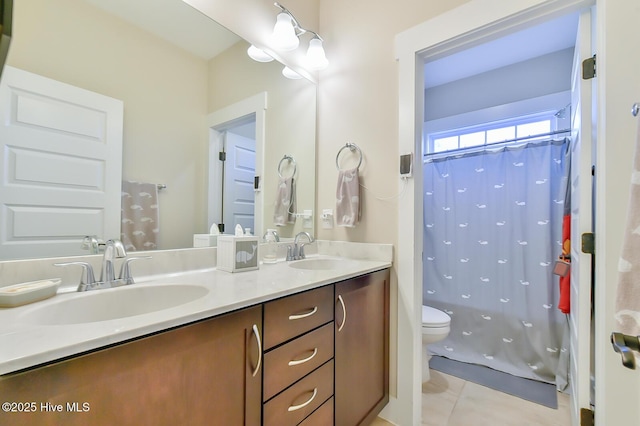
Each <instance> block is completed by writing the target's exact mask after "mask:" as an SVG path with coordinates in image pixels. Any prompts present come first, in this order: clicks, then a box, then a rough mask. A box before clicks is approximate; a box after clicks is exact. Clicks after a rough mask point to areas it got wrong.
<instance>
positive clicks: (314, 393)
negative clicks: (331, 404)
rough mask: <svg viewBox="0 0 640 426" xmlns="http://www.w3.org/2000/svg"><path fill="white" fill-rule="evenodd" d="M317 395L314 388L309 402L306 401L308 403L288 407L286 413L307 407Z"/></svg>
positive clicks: (316, 390)
mask: <svg viewBox="0 0 640 426" xmlns="http://www.w3.org/2000/svg"><path fill="white" fill-rule="evenodd" d="M317 394H318V388H315V389H314V390H313V395H311V398H309V400H308V401H306V402H303V403H302V404H300V405H292V406H290V407H289V408H287V411H296V410H299V409H301V408H304V407H306V406H307V405H309V404H311V401H313V400H314V399H315V397H316V395H317Z"/></svg>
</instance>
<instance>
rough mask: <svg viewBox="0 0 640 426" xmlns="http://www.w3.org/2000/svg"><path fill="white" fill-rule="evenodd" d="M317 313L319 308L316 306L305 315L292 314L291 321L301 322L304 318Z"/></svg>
mask: <svg viewBox="0 0 640 426" xmlns="http://www.w3.org/2000/svg"><path fill="white" fill-rule="evenodd" d="M316 312H318V307H317V306H314V307H313V309H311V310H310V311H309V312H305V313H304V314H292V315H289V320H290V321H293V320H299V319H302V318H307V317H310V316H311V315H313V314H315V313H316Z"/></svg>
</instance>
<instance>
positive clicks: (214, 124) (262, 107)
mask: <svg viewBox="0 0 640 426" xmlns="http://www.w3.org/2000/svg"><path fill="white" fill-rule="evenodd" d="M266 111H267V92H260V93H258V94H257V95H254V96H251V97H249V98H246V99H243V100H241V101H238V102H236V103H234V104H231V105H228V106H226V107H224V108H221V109H219V110H217V111H214V112H212V113H211V114H209V115H208V116H207V127H208V129H209V145H208V151H209V152H208V159H209V161H208V165H209V167H208V168H207V182H208V189H207V197H208V201H207V220H208V223H207V226H211V223H212V222H214V221H215V220H214V218H215V217H216V216H217V215H216V209H215V208H214V205H213V203H214V202H215V200H219V199H221V197H222V190H221V184H222V165H221V164H220V161H217V156H218V152H219V151H220V149H219V148H220V143H221V141H220V132H219V131H218V130H217V129H220V128H222V127H224V126H227V125H228V124H231V123H234V122H237V121H239V120H242V119H243V118H244V117H247V116H250V115H254V116H255V121H256V176H258V177H259V182H260V183H259V186H258V188H257V189H256V190H255V210H254V228H255V229H254V230H253V234H254V235H262V232H263V230H264V212H263V210H264V195H263V191H262V185H263V171H264V149H265V138H266V136H265V123H266ZM229 231H230V230H226V232H229Z"/></svg>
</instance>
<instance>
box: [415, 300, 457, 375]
mask: <svg viewBox="0 0 640 426" xmlns="http://www.w3.org/2000/svg"><path fill="white" fill-rule="evenodd" d="M450 325H451V317H450V316H449V315H447V314H446V313H444V312H442V311H439V310H438V309H435V308H432V307H430V306H424V305H422V382H423V383H424V382H428V381H429V379H430V375H429V360H430V359H431V353H430V352H429V350H428V348H427V345H430V344H431V343H435V342H439V341H440V340H443V339H444V338H446V337H447V336H448V335H449V330H450Z"/></svg>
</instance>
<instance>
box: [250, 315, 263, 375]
mask: <svg viewBox="0 0 640 426" xmlns="http://www.w3.org/2000/svg"><path fill="white" fill-rule="evenodd" d="M252 330H253V335H254V336H256V342H257V343H258V363H257V364H256V368H255V369H254V370H253V373H251V375H252V376H253V377H255V376H256V374H258V371H259V370H260V364H262V342H261V341H260V332H259V331H258V326H257V325H255V324H253V328H252Z"/></svg>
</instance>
